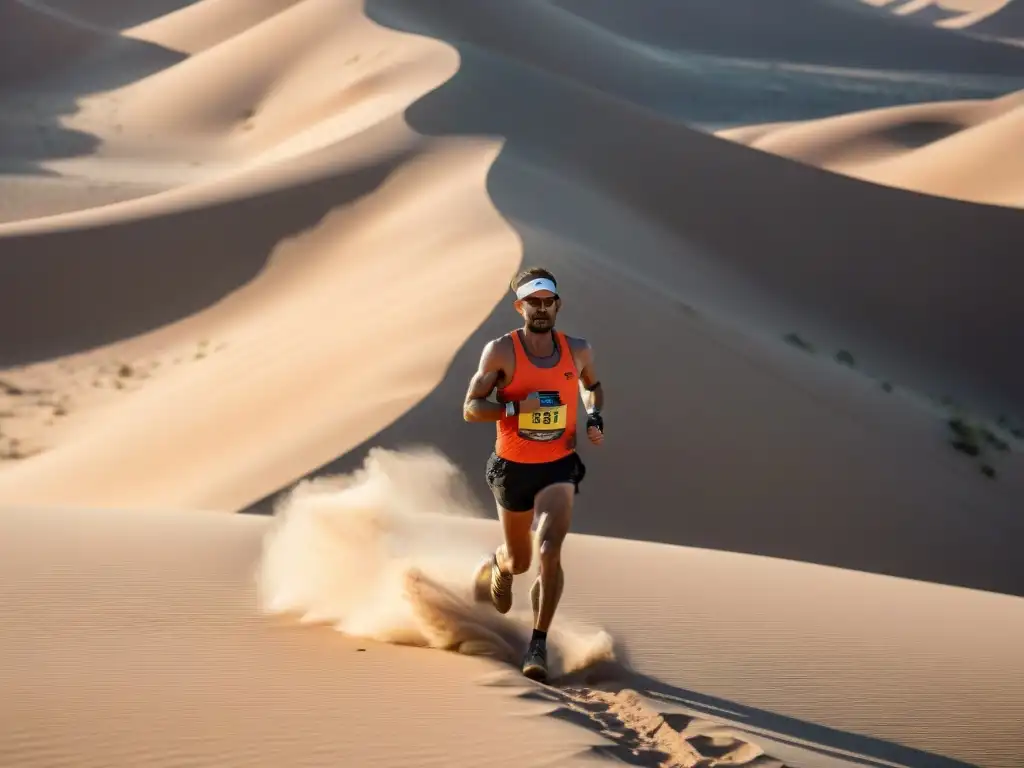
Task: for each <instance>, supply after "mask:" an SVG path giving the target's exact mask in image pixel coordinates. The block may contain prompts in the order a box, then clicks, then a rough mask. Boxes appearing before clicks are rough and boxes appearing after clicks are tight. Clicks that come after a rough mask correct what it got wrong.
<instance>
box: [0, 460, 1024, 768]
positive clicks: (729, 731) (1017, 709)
mask: <svg viewBox="0 0 1024 768" xmlns="http://www.w3.org/2000/svg"><path fill="white" fill-rule="evenodd" d="M450 472H451V470H450V469H446V468H445V467H444V466H443V465H442V464H440V463H439V461H438V459H436V458H432V457H430V456H429V455H427V456H419V457H417V456H405V457H403V456H400V455H387V454H379V453H378V455H377V456H376V457H374V460H373V461H372V462H370V464H369V466H368V472H367V473H366V474H365V475H364V476H363V477H361V478H357V479H356V481H355V482H354V483H353V482H352V481H351V480H347V481H346V482H345V483H342V484H334V483H324V482H321V483H318V484H316V485H313V486H309V487H304V488H302V489H300V491H299V492H298V493H297V494H296V495H295V496H294V498H293V499H292V500H291V501H290V503H289V504H288V505H287V506H286V507H285V508H284V509H282V514H283V517H282V518H281V520H279V521H278V523H277V524H274V523H272V522H271V521H270V520H267V519H265V518H257V517H250V516H222V515H221V514H218V513H213V512H201V511H185V510H178V511H173V510H168V511H158V510H152V511H149V512H143V511H141V510H122V511H113V510H110V511H103V510H88V509H76V510H59V509H46V508H35V509H19V508H7V509H6V510H5V511H4V513H3V515H2V516H0V534H2V535H0V554H2V557H0V563H2V565H0V574H2V576H3V578H4V581H5V583H8V584H12V583H13V584H19V585H21V587H20V589H18V590H16V591H15V590H5V592H4V597H3V598H2V602H0V607H2V608H3V609H4V615H5V616H6V617H7V619H6V621H5V622H4V625H3V628H2V629H0V653H2V654H3V657H4V659H5V661H6V663H7V665H8V666H7V669H8V670H10V672H9V674H8V675H7V676H6V678H5V686H6V690H5V691H4V693H5V695H4V697H3V701H4V705H3V706H4V709H5V711H4V712H3V718H2V719H0V722H3V723H4V734H3V735H4V738H3V739H0V761H2V762H3V763H4V764H7V765H20V766H25V767H26V768H31V767H32V766H42V765H57V764H72V763H73V764H75V765H79V766H83V768H88V767H89V766H115V765H129V764H138V763H139V762H140V761H142V762H145V763H147V764H150V765H156V766H177V765H186V764H187V765H196V764H198V765H213V764H216V765H224V766H234V765H246V766H256V765H267V766H270V765H338V764H352V765H369V764H373V765H380V766H383V767H385V768H386V767H387V766H405V765H410V766H411V765H422V766H439V767H440V766H452V767H454V766H471V765H480V764H489V763H492V762H494V760H495V759H500V760H502V761H507V762H509V763H511V764H516V765H523V766H562V765H597V764H611V763H613V762H614V763H615V764H622V763H623V762H624V763H626V764H630V765H646V766H654V765H661V766H672V767H678V766H695V765H697V764H698V761H700V760H701V759H702V757H712V756H714V757H719V758H722V762H721V763H716V762H700V763H699V764H700V765H702V766H705V767H707V766H711V765H724V764H728V765H749V766H760V767H761V768H764V767H765V766H780V765H783V764H785V765H787V766H851V767H852V766H862V765H872V766H934V767H935V768H946V767H949V768H951V767H952V766H957V767H960V766H965V765H979V766H1005V767H1006V768H1010V766H1016V765H1017V764H1018V756H1019V754H1020V750H1021V749H1022V748H1024V740H1022V736H1021V734H1020V730H1019V728H1017V727H1016V726H1017V724H1018V723H1019V722H1020V718H1021V717H1022V716H1024V708H1022V702H1024V661H1022V658H1021V656H1020V654H1019V648H1020V642H1021V640H1022V639H1024V601H1022V600H1021V599H1019V598H1013V597H1006V596H1000V595H993V594H987V593H980V592H970V591H967V590H961V589H955V588H950V587H942V586H937V585H929V584H922V583H918V582H910V581H902V580H898V579H892V578H886V577H879V576H868V575H865V574H858V573H852V572H848V571H842V570H837V569H830V568H823V567H820V566H812V565H807V564H800V563H794V562H784V561H776V560H769V559H762V558H752V557H750V556H741V555H733V554H726V553H717V552H709V551H705V550H699V549H691V548H685V547H673V546H665V545H657V544H650V543H642V542H625V541H615V540H610V539H603V538H596V537H590V536H580V535H577V536H573V537H571V538H570V540H569V542H568V543H567V548H566V551H565V553H564V558H565V561H566V563H567V564H568V565H569V567H570V573H571V574H572V575H571V581H570V584H571V585H572V586H571V588H570V589H569V590H568V591H567V592H566V597H565V600H564V602H563V614H562V615H561V618H560V621H559V629H558V631H557V632H555V633H554V634H553V636H552V643H553V646H552V647H553V650H554V652H555V657H554V658H555V659H556V663H557V664H558V665H559V667H563V668H565V669H567V670H570V671H571V670H576V673H575V674H570V675H569V676H568V677H567V678H566V679H565V686H566V688H567V690H565V691H564V692H558V691H553V690H542V689H539V688H537V687H535V686H533V684H531V683H529V682H528V681H526V680H524V679H523V678H522V677H521V676H519V674H518V673H517V672H516V671H515V669H514V668H511V667H510V666H508V665H507V662H508V661H510V660H511V659H510V658H509V656H508V654H511V658H512V659H515V658H516V657H517V656H518V654H519V653H520V652H521V649H522V643H523V641H524V638H525V637H526V633H527V627H528V623H527V621H528V620H527V618H526V617H524V615H523V606H524V605H525V598H526V595H525V592H526V588H527V586H528V584H529V580H528V579H523V580H521V583H520V584H519V586H518V588H517V593H516V601H517V603H516V606H515V607H514V609H513V614H511V615H510V617H509V618H508V619H505V618H502V617H500V616H499V615H498V614H496V613H494V612H493V610H484V609H477V608H474V607H473V606H472V605H471V604H470V602H469V585H468V584H467V581H466V577H467V575H468V573H469V572H470V571H471V570H472V567H473V565H474V563H475V561H476V559H477V557H478V556H479V554H480V552H481V551H483V549H484V548H485V547H486V546H488V545H489V544H491V543H492V542H493V541H494V537H495V536H496V535H497V524H496V523H495V522H493V521H480V520H474V519H472V515H473V512H474V510H473V509H469V508H466V507H464V506H463V505H462V504H460V503H459V501H458V498H459V494H458V493H457V491H458V488H457V486H456V487H454V488H453V487H452V485H450V484H449V481H451V480H453V479H455V480H457V477H454V478H453V477H452V476H451V474H450ZM271 534H272V535H271ZM261 551H262V555H261ZM257 576H258V579H254V577H257ZM909 606H912V609H909V610H908V607H909ZM261 608H262V609H263V610H265V611H269V612H271V613H277V612H279V611H286V613H285V614H283V615H282V616H281V618H280V620H276V621H274V620H271V619H270V618H269V617H267V616H261V615H260V612H261ZM303 615H305V618H306V621H309V622H314V623H326V624H329V625H330V624H334V625H336V628H337V629H340V630H342V631H343V632H344V634H339V633H337V632H333V631H331V630H330V629H329V628H315V627H313V626H307V627H296V626H295V623H294V620H295V619H296V618H300V617H301V616H303ZM601 626H603V627H605V628H606V629H607V630H608V631H610V632H611V634H612V636H613V637H614V641H615V645H614V647H611V646H609V644H608V643H609V640H610V639H611V638H610V637H609V636H608V635H607V634H605V633H604V632H603V631H601V630H599V629H598V627H601ZM345 635H348V637H346V636H345ZM361 638H370V639H369V640H367V639H361ZM375 638H387V639H391V640H393V641H396V642H399V641H400V642H402V643H404V644H407V645H411V646H428V647H433V648H435V649H439V648H448V649H451V650H461V652H462V653H463V654H475V655H479V654H490V655H492V656H493V658H491V659H475V660H471V659H467V658H464V657H463V658H460V657H458V656H456V655H450V654H446V653H442V652H440V651H439V650H434V651H424V650H417V649H415V648H401V647H395V646H387V645H381V644H380V643H379V642H375V641H374V639H375ZM612 654H617V655H618V656H619V657H620V659H621V658H622V655H623V654H626V655H627V656H628V659H629V668H625V667H622V666H621V665H618V664H607V663H603V664H602V663H596V662H600V661H601V660H602V659H609V658H610V655H612ZM40 659H45V661H46V664H45V665H43V664H41V663H40ZM630 691H635V692H637V693H639V694H640V695H641V696H642V697H643V698H642V699H639V700H638V699H636V698H635V697H633V696H632V694H631V693H630ZM910 701H913V702H916V703H915V704H914V705H912V706H911V705H908V702H910ZM659 714H660V715H662V716H663V718H662V717H659ZM545 715H548V716H547V717H545ZM658 726H660V727H658ZM499 756H500V757H499ZM726 758H728V759H726Z"/></svg>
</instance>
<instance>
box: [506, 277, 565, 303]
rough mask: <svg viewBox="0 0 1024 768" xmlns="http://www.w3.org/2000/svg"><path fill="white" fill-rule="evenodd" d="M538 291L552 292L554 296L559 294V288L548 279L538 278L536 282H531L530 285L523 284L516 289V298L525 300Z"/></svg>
mask: <svg viewBox="0 0 1024 768" xmlns="http://www.w3.org/2000/svg"><path fill="white" fill-rule="evenodd" d="M537 291H551V292H552V293H554V294H556V295H557V294H558V287H557V286H556V285H555V284H554V283H553V282H552V281H550V280H548V279H547V278H546V277H538V278H537V279H536V280H531V281H530V282H528V283H523V284H522V285H520V286H519V287H518V288H516V298H517V299H525V298H526V297H527V296H529V295H530V294H531V293H536V292H537Z"/></svg>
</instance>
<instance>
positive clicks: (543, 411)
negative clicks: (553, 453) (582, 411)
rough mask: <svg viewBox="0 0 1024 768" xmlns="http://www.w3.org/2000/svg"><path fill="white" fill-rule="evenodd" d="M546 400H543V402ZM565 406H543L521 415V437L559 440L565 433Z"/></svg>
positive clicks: (541, 440)
mask: <svg viewBox="0 0 1024 768" xmlns="http://www.w3.org/2000/svg"><path fill="white" fill-rule="evenodd" d="M544 399H545V398H542V402H543V400H544ZM566 413H567V408H566V406H565V405H561V404H557V403H556V404H552V405H542V406H541V407H540V408H539V409H537V410H536V411H531V412H530V413H520V414H519V435H520V437H524V438H526V439H527V440H537V441H539V442H547V441H549V440H557V439H558V438H559V437H561V436H562V434H564V432H565V417H566Z"/></svg>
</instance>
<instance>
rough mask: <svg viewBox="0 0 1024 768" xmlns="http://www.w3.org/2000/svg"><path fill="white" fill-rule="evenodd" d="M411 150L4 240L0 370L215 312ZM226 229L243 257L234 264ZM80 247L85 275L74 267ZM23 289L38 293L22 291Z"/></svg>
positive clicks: (0, 282)
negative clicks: (199, 201)
mask: <svg viewBox="0 0 1024 768" xmlns="http://www.w3.org/2000/svg"><path fill="white" fill-rule="evenodd" d="M410 151H411V150H408V151H402V152H397V153H396V154H395V155H394V156H391V157H388V158H386V159H383V160H380V161H374V162H372V163H370V164H369V165H367V166H364V167H357V168H353V169H351V170H349V171H347V172H346V173H344V174H337V175H331V176H328V177H326V178H318V179H314V180H312V181H307V182H305V183H303V184H300V185H296V186H290V187H284V188H278V189H271V190H269V191H265V192H262V193H260V194H253V195H251V196H248V197H245V198H243V199H236V198H232V199H229V200H225V201H222V202H214V203H211V204H209V205H206V206H204V207H202V208H199V209H187V208H186V209H181V210H174V211H172V212H169V213H167V214H165V215H162V216H159V217H153V218H143V219H141V220H130V219H123V220H118V221H115V222H112V223H108V224H104V225H102V226H99V227H95V228H86V229H78V228H73V229H67V230H61V231H57V232H44V233H42V234H38V235H36V234H26V235H16V236H10V237H7V238H5V239H3V240H0V243H2V258H0V286H3V288H4V290H3V292H2V294H0V297H2V298H0V367H8V366H16V365H24V364H28V363H32V362H36V361H39V360H46V359H49V358H52V357H56V356H60V355H66V354H72V353H75V352H80V351H82V350H84V349H90V348H93V347H96V346H100V345H103V344H109V343H112V342H115V341H119V340H121V339H125V338H129V337H131V336H135V335H138V334H141V333H145V332H148V331H152V330H154V329H156V328H160V327H162V326H164V325H166V324H168V323H171V322H173V321H176V320H179V319H180V318H182V317H187V316H189V315H192V314H195V313H196V312H199V311H201V310H203V309H206V308H208V307H209V306H211V305H212V304H214V303H215V302H217V301H219V300H220V299H222V298H224V296H226V295H227V294H228V293H230V292H231V291H233V290H235V289H237V288H238V287H239V286H242V285H244V284H246V283H248V282H249V281H251V280H252V279H253V278H254V277H256V275H257V274H258V273H259V272H260V271H261V270H262V269H263V268H264V266H265V265H266V263H267V260H268V259H269V258H270V255H271V253H272V252H273V250H274V248H275V247H277V246H278V245H279V244H280V243H281V242H282V241H283V240H286V239H287V238H289V237H291V236H294V235H297V234H299V233H301V232H303V231H305V230H307V229H310V228H312V227H314V226H315V225H316V224H317V223H318V222H319V221H321V220H322V219H323V218H324V216H326V215H327V214H328V213H329V212H330V211H331V210H333V209H335V208H337V207H338V206H341V205H345V204H347V203H351V202H353V201H354V200H356V199H358V198H360V197H362V196H363V195H365V194H369V193H370V191H372V190H374V189H376V188H377V187H379V186H380V185H381V184H382V183H383V182H384V180H385V179H386V178H387V177H388V175H389V174H390V173H391V172H392V171H393V170H394V169H396V168H397V167H399V166H400V165H401V164H402V163H403V162H404V161H405V160H406V158H407V157H408V156H409V152H410ZM239 222H245V226H244V227H240V226H239ZM225 233H230V240H231V245H230V247H231V250H232V252H233V253H234V254H236V256H235V257H233V258H229V259H226V258H223V250H224V247H225V246H224V242H225V241H224V238H225V237H226V234H225ZM84 249H87V250H88V257H89V263H90V268H89V269H88V270H84V269H81V268H80V266H79V265H78V262H79V260H80V259H81V258H82V253H83V250H84ZM67 275H76V279H75V280H74V281H71V280H69V279H68V278H67ZM26 285H30V286H32V290H31V291H25V290H17V286H26ZM15 328H18V329H19V330H18V333H14V332H13V329H15Z"/></svg>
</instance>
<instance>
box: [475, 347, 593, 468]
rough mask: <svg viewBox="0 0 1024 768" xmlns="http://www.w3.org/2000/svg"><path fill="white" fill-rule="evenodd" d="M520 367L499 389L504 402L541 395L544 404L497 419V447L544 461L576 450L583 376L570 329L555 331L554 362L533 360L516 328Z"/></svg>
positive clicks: (522, 458) (517, 457)
mask: <svg viewBox="0 0 1024 768" xmlns="http://www.w3.org/2000/svg"><path fill="white" fill-rule="evenodd" d="M510 335H511V337H512V345H513V347H514V348H515V355H516V367H515V371H513V373H512V380H511V381H509V382H508V384H506V385H505V386H504V387H502V388H501V389H500V390H499V392H498V401H499V402H503V403H504V402H509V401H511V400H525V399H526V398H527V397H528V396H529V395H530V393H531V392H537V393H539V395H540V401H541V408H540V409H539V410H537V411H533V412H532V413H520V414H516V415H513V416H502V417H501V419H499V420H498V422H497V439H496V442H495V447H494V452H495V453H496V454H497V455H498V456H499V457H501V458H503V459H508V460H509V461H516V462H522V463H526V464H538V463H541V462H548V461H557V460H558V459H561V458H564V457H565V456H568V455H569V454H570V453H572V452H573V451H575V450H576V411H577V406H578V405H579V389H578V386H579V384H578V377H577V372H576V363H575V361H574V360H573V357H572V349H570V347H569V342H568V340H567V339H566V337H565V334H564V333H561V332H559V331H555V332H554V341H555V344H556V349H558V351H559V352H560V354H559V358H558V362H557V363H556V364H555V365H554V366H552V367H551V368H541V367H539V366H537V365H534V364H533V361H531V360H530V357H529V355H527V354H526V349H525V348H524V347H523V342H522V340H521V339H520V337H519V331H518V330H516V331H513V332H512V333H511V334H510Z"/></svg>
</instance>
